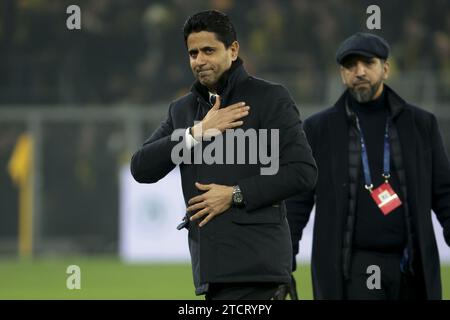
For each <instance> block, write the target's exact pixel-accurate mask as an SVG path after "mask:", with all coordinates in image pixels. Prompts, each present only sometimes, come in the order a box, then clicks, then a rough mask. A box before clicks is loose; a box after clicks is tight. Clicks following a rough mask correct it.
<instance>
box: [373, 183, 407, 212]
mask: <svg viewBox="0 0 450 320" xmlns="http://www.w3.org/2000/svg"><path fill="white" fill-rule="evenodd" d="M371 195H372V198H373V200H375V203H376V204H377V206H378V208H380V210H381V211H382V212H383V214H384V215H385V216H386V215H388V214H389V213H391V212H392V211H393V210H394V209H396V208H398V207H400V206H401V204H402V202H401V201H400V198H399V197H398V195H397V194H396V193H395V191H394V190H393V189H392V187H391V185H390V184H389V183H388V182H385V183H383V184H382V185H381V186H379V187H378V188H376V189H375V190H373V191H372V193H371Z"/></svg>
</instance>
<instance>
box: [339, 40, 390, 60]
mask: <svg viewBox="0 0 450 320" xmlns="http://www.w3.org/2000/svg"><path fill="white" fill-rule="evenodd" d="M389 50H390V48H389V44H388V43H387V41H386V40H384V39H383V38H381V37H379V36H377V35H375V34H371V33H365V32H358V33H355V34H354V35H352V36H350V37H348V38H347V39H345V40H344V42H342V43H341V45H340V47H339V49H338V50H337V52H336V61H337V63H339V64H342V61H343V60H344V58H345V57H347V56H349V55H351V54H357V55H362V56H365V57H369V58H374V57H376V58H379V59H384V60H385V59H387V57H388V56H389Z"/></svg>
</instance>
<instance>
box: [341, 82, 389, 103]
mask: <svg viewBox="0 0 450 320" xmlns="http://www.w3.org/2000/svg"><path fill="white" fill-rule="evenodd" d="M382 82H383V80H382V79H380V80H379V81H378V82H376V83H375V84H374V85H370V87H369V89H365V88H362V89H359V90H357V89H355V88H349V91H350V94H351V95H352V96H353V98H355V100H356V101H358V102H359V103H367V102H369V101H372V99H373V97H374V96H375V94H376V93H377V91H378V89H379V88H380V86H381V83H382Z"/></svg>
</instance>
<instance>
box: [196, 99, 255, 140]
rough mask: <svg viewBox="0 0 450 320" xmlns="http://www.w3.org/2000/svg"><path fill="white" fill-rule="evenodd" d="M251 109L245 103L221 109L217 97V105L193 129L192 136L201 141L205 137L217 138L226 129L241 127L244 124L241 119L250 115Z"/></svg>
mask: <svg viewBox="0 0 450 320" xmlns="http://www.w3.org/2000/svg"><path fill="white" fill-rule="evenodd" d="M249 109H250V106H247V105H245V102H238V103H235V104H232V105H230V106H228V107H226V108H221V109H220V97H219V96H217V99H216V103H215V104H214V106H213V107H212V108H211V110H209V111H208V113H207V114H206V116H205V118H203V120H202V121H200V122H199V123H197V124H196V125H194V126H193V127H192V130H191V133H192V136H193V137H194V139H195V140H197V141H200V140H202V139H203V138H204V137H208V138H209V137H213V136H217V135H219V134H221V133H223V132H224V131H225V130H226V129H233V128H236V127H240V126H242V124H243V123H244V122H243V121H242V120H240V119H241V118H243V117H245V116H247V115H248V113H249Z"/></svg>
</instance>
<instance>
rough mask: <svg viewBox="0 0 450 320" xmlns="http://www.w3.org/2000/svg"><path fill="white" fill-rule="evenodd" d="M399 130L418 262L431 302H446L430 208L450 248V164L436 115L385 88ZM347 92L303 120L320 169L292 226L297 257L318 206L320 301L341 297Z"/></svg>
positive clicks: (315, 275)
mask: <svg viewBox="0 0 450 320" xmlns="http://www.w3.org/2000/svg"><path fill="white" fill-rule="evenodd" d="M385 90H387V95H388V101H389V105H390V108H391V112H392V110H393V109H395V110H396V112H395V113H396V115H395V116H394V118H393V124H394V126H395V128H396V130H397V132H398V139H399V141H400V147H401V157H402V162H403V169H404V172H405V177H406V189H407V194H408V197H407V202H408V207H409V211H410V215H411V220H412V227H413V229H414V230H413V232H414V234H415V237H416V241H417V244H416V246H418V248H417V249H418V251H419V252H417V254H416V257H417V259H420V263H421V265H422V269H423V278H424V281H425V286H426V295H427V298H428V299H441V296H442V289H441V277H440V262H439V255H438V250H437V245H436V239H435V236H434V231H433V226H432V220H431V210H433V211H434V212H435V213H436V216H437V218H438V220H439V221H440V223H441V225H442V226H443V228H444V237H445V240H446V242H447V244H449V245H450V163H449V159H448V157H447V155H446V152H445V149H444V145H443V142H442V138H441V135H440V133H439V129H438V124H437V121H436V118H435V116H434V115H433V114H431V113H429V112H427V111H424V110H422V109H420V108H418V107H415V106H412V105H410V104H408V103H406V102H405V101H404V100H403V99H402V98H400V97H399V96H398V95H397V94H396V93H395V92H394V91H393V90H392V89H390V88H389V87H388V86H386V85H385ZM347 94H348V92H347V91H346V92H345V93H344V94H343V95H342V96H341V98H340V99H339V100H338V101H337V102H336V104H335V105H334V106H333V107H331V108H328V109H326V110H324V111H322V112H320V113H318V114H316V115H313V116H311V117H310V118H308V119H307V120H305V122H304V130H305V133H306V135H307V138H308V141H309V143H310V145H311V148H312V150H313V156H314V159H315V160H316V162H317V167H318V170H319V175H318V181H317V184H316V188H315V190H314V192H309V193H304V194H301V195H298V196H295V197H293V198H291V199H289V200H288V201H287V202H286V204H287V210H288V220H289V225H290V228H291V236H292V241H293V248H294V254H297V253H298V250H299V248H298V247H299V245H298V242H299V240H300V239H301V236H302V230H303V228H304V226H305V225H306V223H307V222H308V219H309V215H310V213H311V210H312V208H313V206H314V204H315V205H316V215H315V223H314V231H313V247H312V259H311V272H312V281H313V291H314V297H315V299H343V298H344V277H343V256H345V255H343V254H342V253H343V247H344V243H345V241H344V236H345V235H346V232H345V230H346V228H349V227H351V226H346V223H348V220H347V215H348V201H349V200H348V199H349V198H350V197H349V194H350V191H351V190H349V125H350V124H349V121H348V117H347V114H346V107H345V103H346V95H347Z"/></svg>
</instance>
